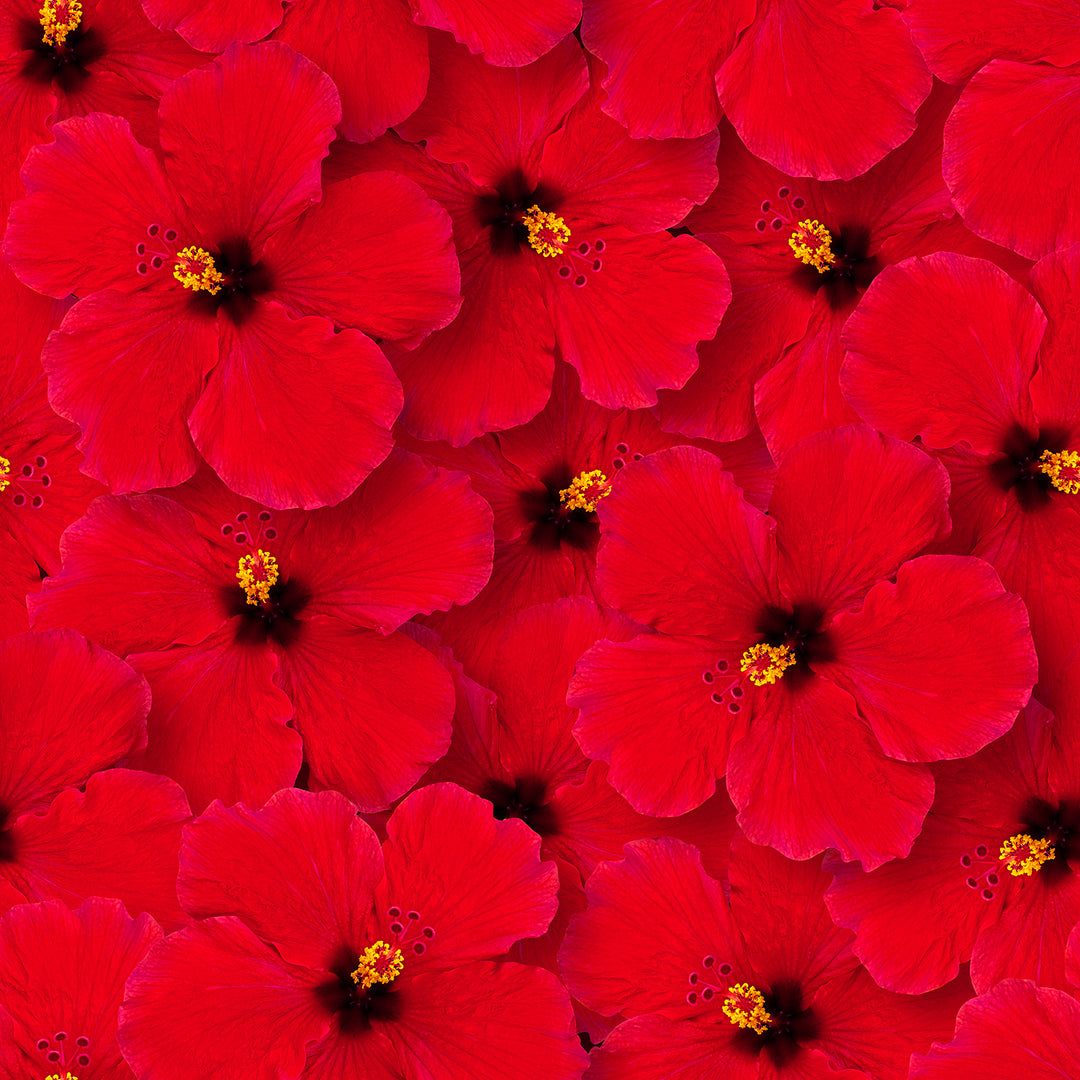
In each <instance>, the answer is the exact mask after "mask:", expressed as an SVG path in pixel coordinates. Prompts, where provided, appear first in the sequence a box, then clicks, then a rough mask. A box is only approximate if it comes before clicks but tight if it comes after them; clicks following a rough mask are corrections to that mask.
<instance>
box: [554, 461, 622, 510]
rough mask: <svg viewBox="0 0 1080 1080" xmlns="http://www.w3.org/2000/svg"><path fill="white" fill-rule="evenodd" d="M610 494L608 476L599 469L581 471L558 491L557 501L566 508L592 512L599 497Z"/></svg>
mask: <svg viewBox="0 0 1080 1080" xmlns="http://www.w3.org/2000/svg"><path fill="white" fill-rule="evenodd" d="M610 494H611V484H610V483H609V482H608V478H607V477H606V476H605V475H604V474H603V473H602V472H601V471H600V470H599V469H593V471H592V472H583V473H581V474H580V475H579V476H576V477H574V479H573V480H572V481H571V482H570V486H569V487H567V488H563V489H562V491H560V492H559V502H561V503H562V504H563V506H565V507H566V509H567V510H588V511H589V512H590V513H592V512H593V511H594V510H595V509H596V507H597V504H598V503H599V502H600V500H601V499H603V498H606V497H607V496H608V495H610Z"/></svg>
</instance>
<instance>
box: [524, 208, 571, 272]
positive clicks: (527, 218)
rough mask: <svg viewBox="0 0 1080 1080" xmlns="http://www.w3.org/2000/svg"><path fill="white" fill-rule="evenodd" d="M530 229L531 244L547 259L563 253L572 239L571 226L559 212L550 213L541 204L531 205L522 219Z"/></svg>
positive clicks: (534, 249)
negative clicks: (565, 246) (542, 208)
mask: <svg viewBox="0 0 1080 1080" xmlns="http://www.w3.org/2000/svg"><path fill="white" fill-rule="evenodd" d="M522 220H523V221H524V223H525V228H526V229H528V230H529V245H530V246H531V247H532V249H533V251H535V252H536V253H537V254H538V255H543V256H544V258H545V259H550V258H553V257H554V256H556V255H561V254H562V253H563V247H564V245H565V244H567V243H569V241H570V227H569V226H568V225H567V224H566V222H565V221H563V219H562V218H561V217H559V216H558V214H549V213H548V212H547V211H546V210H541V209H540V207H539V206H530V207H529V209H528V210H526V211H525V215H524V217H523V219H522Z"/></svg>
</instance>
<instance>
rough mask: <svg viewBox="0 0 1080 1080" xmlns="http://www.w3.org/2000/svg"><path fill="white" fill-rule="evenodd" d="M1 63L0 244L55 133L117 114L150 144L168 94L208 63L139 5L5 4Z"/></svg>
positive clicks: (130, 0) (91, 0) (99, 0)
mask: <svg viewBox="0 0 1080 1080" xmlns="http://www.w3.org/2000/svg"><path fill="white" fill-rule="evenodd" d="M0 55H2V56H3V57H4V59H3V61H0V103H2V106H0V112H2V113H3V115H4V117H5V129H4V152H3V156H2V157H0V235H2V233H3V223H4V221H6V219H7V212H8V206H9V204H10V202H11V200H12V199H14V198H16V197H17V196H18V195H19V194H20V193H21V192H22V187H21V185H20V184H19V166H20V165H22V163H23V160H24V159H25V157H26V155H27V152H28V151H29V150H30V148H31V147H32V146H34V145H36V144H38V143H47V142H49V141H50V140H51V138H52V135H51V133H50V128H51V127H52V125H53V124H54V123H56V122H57V121H59V120H66V119H67V118H68V117H70V116H83V115H85V114H86V113H91V112H107V113H113V114H115V115H117V116H123V117H125V118H126V119H127V120H129V121H130V122H131V125H132V127H133V128H134V129H135V131H136V133H137V134H138V135H139V137H140V138H142V139H144V140H150V141H151V142H153V141H155V139H156V136H155V129H156V127H157V124H156V122H155V115H156V112H157V100H158V98H160V97H161V93H162V91H163V90H164V89H165V87H166V86H168V85H169V83H170V82H172V80H173V79H175V78H178V77H179V76H180V75H183V74H184V73H185V72H187V71H189V70H190V69H191V68H193V67H198V66H199V65H200V64H203V63H205V62H206V61H207V59H208V57H206V56H203V55H201V54H200V53H197V52H195V51H194V50H193V49H190V48H188V46H187V45H185V44H184V42H183V41H181V40H180V38H178V37H177V36H176V35H175V34H171V33H168V32H162V31H160V30H158V29H157V28H156V27H154V26H152V25H151V24H150V23H149V22H148V21H147V18H146V16H145V15H144V14H143V13H142V10H141V8H140V7H139V3H138V0H81V2H75V0H3V2H2V3H0Z"/></svg>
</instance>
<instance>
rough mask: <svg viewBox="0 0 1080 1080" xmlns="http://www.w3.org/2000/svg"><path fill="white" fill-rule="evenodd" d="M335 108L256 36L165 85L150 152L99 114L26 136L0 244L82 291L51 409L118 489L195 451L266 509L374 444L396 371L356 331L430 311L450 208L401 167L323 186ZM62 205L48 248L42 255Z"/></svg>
mask: <svg viewBox="0 0 1080 1080" xmlns="http://www.w3.org/2000/svg"><path fill="white" fill-rule="evenodd" d="M339 116H340V105H339V101H338V95H337V91H336V89H335V88H334V85H333V83H332V82H331V81H330V79H329V78H328V77H327V76H326V75H325V74H323V73H322V72H321V71H319V70H318V68H316V67H315V66H314V65H313V64H312V63H311V62H310V61H308V60H305V59H304V58H303V57H300V56H298V55H297V54H296V53H294V52H293V51H292V50H291V49H289V48H287V47H286V46H284V45H281V44H275V43H266V44H262V45H257V46H252V47H250V48H249V47H236V48H234V49H232V50H230V51H229V52H228V53H227V54H226V55H225V56H223V57H221V58H220V59H219V60H217V61H215V63H214V64H212V65H210V66H208V67H206V68H202V69H200V70H198V71H194V72H192V73H191V74H189V75H187V76H185V77H183V78H181V79H178V80H176V81H175V82H174V83H173V84H172V85H171V86H170V88H169V89H168V91H166V93H165V94H164V95H163V97H162V101H161V108H160V122H161V143H162V148H163V152H164V165H163V166H162V165H161V164H159V162H158V160H157V158H156V157H155V156H154V155H153V154H151V153H150V151H148V150H147V149H145V148H144V147H143V146H141V145H140V144H139V143H137V142H135V140H134V138H133V137H132V134H131V131H130V130H129V127H128V125H127V123H126V122H125V121H123V120H121V119H119V118H117V117H111V116H105V115H102V114H94V115H93V116H90V117H85V118H76V119H73V120H69V121H67V122H66V123H64V124H59V125H57V127H56V129H55V134H56V142H55V143H53V144H51V145H49V146H47V147H37V148H35V150H34V151H33V152H32V154H31V157H30V159H29V160H28V162H27V165H26V168H25V170H24V172H23V180H24V183H25V184H26V187H27V191H28V195H27V196H26V198H24V199H22V200H20V201H19V202H18V203H17V204H16V205H15V206H14V207H13V209H12V213H11V219H10V224H9V228H8V234H7V239H6V246H7V252H8V256H9V258H10V261H11V265H12V268H13V269H14V270H15V272H16V273H17V274H18V275H19V276H20V277H21V278H22V280H23V281H25V282H26V283H27V284H29V285H31V286H32V287H33V288H35V289H37V290H38V291H39V292H44V293H46V294H47V295H52V296H66V295H67V294H68V293H70V292H75V293H77V294H78V295H80V296H82V297H84V299H82V300H81V301H80V303H78V304H76V305H75V307H74V308H72V310H71V311H70V312H69V313H68V316H67V318H66V319H65V320H64V323H63V326H62V327H61V329H60V331H58V332H57V334H56V335H55V336H53V337H52V338H51V340H50V342H49V344H48V345H47V346H46V349H45V352H44V356H43V360H44V364H45V367H46V370H47V372H48V376H49V395H50V400H51V402H52V404H53V406H54V408H56V410H57V411H58V412H59V413H61V415H63V416H66V417H67V418H69V419H72V420H74V421H75V422H76V423H78V424H79V426H80V427H81V428H82V429H83V439H82V442H81V443H80V448H81V449H82V450H83V451H84V453H85V454H86V462H85V465H84V469H85V470H86V471H87V472H88V473H89V474H90V475H92V476H95V477H98V478H100V479H102V480H103V481H104V482H106V483H108V484H109V486H110V488H111V489H112V490H113V491H116V492H124V491H133V490H137V491H144V490H147V489H148V488H152V487H169V486H172V485H174V484H178V483H180V482H181V481H183V480H185V479H187V478H188V477H189V476H191V475H192V473H193V472H194V471H195V468H196V466H197V464H198V461H199V455H200V454H201V455H202V457H203V458H205V459H206V460H207V461H208V462H209V463H210V465H211V466H212V467H213V468H214V469H215V470H216V471H217V473H218V475H220V476H221V477H222V478H223V479H224V480H225V482H226V483H227V484H228V485H229V486H230V487H232V488H233V489H234V490H236V491H239V492H241V493H243V494H245V495H248V496H249V497H251V498H255V499H259V500H260V501H261V502H263V503H264V504H266V505H270V506H274V507H286V506H303V507H315V506H322V505H325V504H328V503H336V502H339V501H340V500H341V499H343V498H344V497H345V496H346V495H348V494H349V493H350V492H352V491H353V490H354V489H355V488H356V486H357V484H358V483H359V482H360V481H361V480H362V479H363V478H364V477H365V476H366V475H367V474H368V473H369V472H370V471H371V469H372V468H374V466H375V465H377V464H378V463H379V462H380V461H381V460H382V459H383V458H384V457H385V456H386V455H387V453H388V452H389V450H390V447H391V446H392V444H393V442H392V439H391V437H390V431H389V429H390V425H391V424H392V423H393V421H394V419H395V417H396V416H397V413H398V411H399V409H400V407H401V391H400V386H399V385H398V383H397V379H396V378H395V376H394V374H393V372H392V371H391V370H390V368H389V366H388V364H387V362H386V360H385V358H384V357H383V355H382V353H381V352H380V351H379V348H378V346H377V345H376V344H375V343H374V342H373V341H372V340H371V339H370V338H369V337H367V336H365V334H364V333H360V332H359V331H360V330H363V331H365V332H367V333H369V334H373V335H375V336H377V337H392V338H409V337H412V338H415V337H417V336H423V334H425V333H426V332H427V331H429V330H431V329H432V328H434V327H436V326H443V325H445V324H446V323H447V322H448V321H449V320H450V319H451V318H452V317H453V315H454V313H455V312H456V310H457V306H458V296H457V293H458V268H457V262H456V259H455V257H454V254H453V252H452V250H451V247H450V226H449V221H448V219H447V217H446V215H445V214H444V213H443V211H442V210H440V209H439V207H438V206H436V205H435V204H434V203H433V202H432V201H431V200H430V199H428V198H427V197H426V196H425V195H424V194H423V193H422V192H421V191H420V190H419V189H417V188H416V187H415V186H414V185H413V184H411V183H409V182H408V181H407V180H405V179H404V178H403V177H400V176H389V175H386V174H380V175H369V176H364V177H357V178H356V179H355V180H353V181H350V182H348V183H343V184H337V185H335V186H334V188H333V190H332V191H331V192H328V193H327V195H326V197H325V198H322V199H321V201H320V191H321V183H320V176H319V169H320V162H321V160H322V158H323V156H324V155H325V153H326V149H327V146H328V145H329V143H330V140H331V139H332V138H333V136H334V124H335V123H336V121H337V119H338V117H339ZM387 219H391V220H394V221H395V222H396V225H395V228H394V229H393V230H392V232H389V233H388V232H387V231H386V225H385V223H386V221H387ZM57 221H63V222H64V228H65V244H64V245H63V247H62V248H61V249H60V250H59V251H50V250H47V249H46V247H43V246H42V245H41V242H40V238H41V236H42V235H46V234H48V232H49V231H50V230H51V229H53V228H55V223H56V222H57ZM335 326H336V327H347V328H358V329H344V330H341V331H340V332H336V331H335ZM163 356H167V357H168V361H169V362H168V363H164V362H162V359H161V358H162V357H163Z"/></svg>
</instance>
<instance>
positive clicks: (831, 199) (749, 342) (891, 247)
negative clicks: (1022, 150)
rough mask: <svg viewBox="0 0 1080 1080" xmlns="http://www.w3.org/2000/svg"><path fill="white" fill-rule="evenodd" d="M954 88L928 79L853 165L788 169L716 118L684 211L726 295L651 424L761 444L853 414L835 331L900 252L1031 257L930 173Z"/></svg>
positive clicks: (1012, 259) (778, 452) (779, 442)
mask: <svg viewBox="0 0 1080 1080" xmlns="http://www.w3.org/2000/svg"><path fill="white" fill-rule="evenodd" d="M956 97H957V91H955V90H953V89H951V88H949V87H939V88H938V89H937V90H935V91H934V92H933V93H932V94H931V95H930V97H929V98H927V100H926V101H925V102H924V103H923V105H922V107H921V108H920V110H919V116H918V126H917V128H916V130H915V134H914V135H913V136H912V137H911V138H910V139H908V141H907V142H905V143H904V144H903V145H902V146H900V147H898V148H897V149H896V150H893V151H892V152H891V153H890V154H888V155H887V156H886V157H885V158H884V159H883V160H882V161H880V162H878V164H876V165H875V166H874V167H873V168H872V169H870V170H869V171H868V172H867V173H865V174H864V175H862V176H860V177H858V178H856V179H854V180H849V181H843V180H837V181H832V182H828V183H822V182H820V181H817V180H807V179H799V178H797V177H795V176H793V175H790V174H788V173H785V172H782V171H780V170H778V169H775V168H773V166H771V165H769V164H767V163H766V162H764V161H761V160H760V159H759V158H757V157H755V156H754V155H753V154H751V153H750V152H749V151H748V150H747V149H746V148H745V147H744V146H743V144H742V142H741V141H740V140H739V137H738V136H737V135H736V134H735V133H734V132H733V131H731V129H730V127H729V126H727V125H726V124H725V125H724V127H723V128H722V131H721V139H720V149H719V152H718V154H717V159H716V164H717V169H718V170H719V172H720V175H721V176H723V177H724V178H725V180H724V183H722V184H720V185H719V186H718V187H717V189H716V191H714V192H713V194H712V195H711V196H709V199H708V201H707V202H706V203H705V204H704V205H703V206H701V207H700V208H697V209H694V210H692V211H691V212H690V214H689V216H688V217H687V220H686V224H687V226H688V227H689V228H690V229H691V230H692V231H693V234H694V235H695V236H697V237H698V238H699V239H700V240H702V241H703V242H704V243H706V244H708V245H709V246H710V247H711V248H712V249H713V250H714V251H715V252H716V253H717V254H718V255H719V256H720V257H721V258H722V259H723V260H724V265H725V267H727V270H728V273H729V274H730V275H731V283H732V302H731V306H730V307H729V308H728V310H727V311H726V312H725V314H724V321H723V323H722V324H721V326H720V330H719V332H718V333H717V335H716V337H715V338H714V339H713V340H712V341H708V342H703V343H702V344H701V346H700V347H699V350H698V352H699V356H700V358H701V364H700V366H699V368H698V370H697V371H696V372H695V373H694V374H693V375H692V376H691V377H690V379H689V380H688V381H687V383H686V385H685V386H684V387H683V388H682V389H681V390H662V391H661V392H660V395H659V405H658V407H657V410H656V411H657V415H658V416H659V417H660V420H661V423H662V424H663V426H664V428H665V429H667V430H669V431H679V432H682V433H683V434H685V435H693V436H697V437H701V438H709V439H719V440H730V439H739V438H742V437H743V436H745V435H746V433H747V432H748V431H750V430H752V429H753V428H754V427H756V426H757V425H758V424H760V426H761V430H762V431H763V433H764V435H765V438H766V440H767V442H768V444H769V449H770V450H771V452H772V454H773V456H774V457H776V458H777V459H779V458H780V457H782V456H783V455H784V454H785V453H786V452H787V451H788V450H789V449H790V448H791V447H792V446H793V445H794V444H795V443H797V442H798V441H799V440H800V439H802V438H805V437H806V436H808V435H812V434H813V433H814V432H816V431H825V430H829V429H830V428H836V427H841V426H842V425H844V424H846V423H850V422H851V421H853V420H856V419H857V414H856V413H855V412H854V410H853V409H852V407H851V406H850V405H849V404H848V403H847V402H846V401H845V400H844V398H843V395H842V394H841V393H840V387H839V385H838V375H839V370H840V364H841V362H842V361H843V358H844V351H843V347H842V345H841V343H840V333H841V331H842V330H843V327H844V324H845V323H846V321H847V319H848V316H849V315H850V314H851V312H852V311H853V310H854V309H855V306H856V305H857V304H858V302H859V299H860V297H861V296H862V295H863V293H864V292H865V291H866V289H867V287H868V286H869V284H870V283H871V282H872V281H873V280H874V278H875V277H876V275H877V274H879V273H880V272H881V271H882V270H883V269H884V268H885V267H886V266H889V265H890V264H892V263H896V262H899V261H900V260H901V259H906V258H908V257H909V256H911V255H920V254H929V253H931V252H934V251H941V250H946V251H960V252H964V253H965V254H969V255H978V256H981V257H983V258H987V259H994V260H996V261H1000V262H1001V264H1002V265H1003V266H1005V268H1006V269H1007V270H1008V271H1009V272H1010V273H1013V274H1016V275H1018V276H1019V275H1021V274H1022V275H1023V276H1024V277H1025V278H1026V275H1027V272H1028V269H1029V267H1030V264H1029V263H1028V262H1027V261H1026V260H1024V259H1020V258H1019V257H1017V256H1016V255H1014V254H1013V253H1012V252H1009V251H1006V250H1005V249H1003V248H996V247H995V246H994V245H993V244H989V243H987V242H986V241H984V240H981V239H979V238H978V237H977V236H975V235H974V234H973V233H971V232H969V231H968V230H967V229H965V228H964V227H963V224H962V223H961V221H960V219H959V217H958V216H957V215H956V212H955V210H954V208H953V206H952V203H951V201H950V199H949V192H948V189H947V188H946V187H945V181H944V180H943V179H942V176H941V140H942V128H943V126H944V123H945V118H946V117H947V115H948V112H949V109H950V108H951V107H952V105H953V103H954V102H955V101H956Z"/></svg>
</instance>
